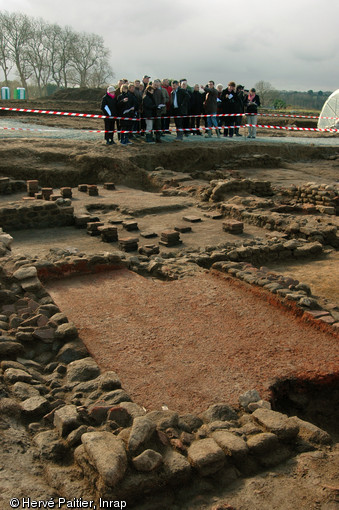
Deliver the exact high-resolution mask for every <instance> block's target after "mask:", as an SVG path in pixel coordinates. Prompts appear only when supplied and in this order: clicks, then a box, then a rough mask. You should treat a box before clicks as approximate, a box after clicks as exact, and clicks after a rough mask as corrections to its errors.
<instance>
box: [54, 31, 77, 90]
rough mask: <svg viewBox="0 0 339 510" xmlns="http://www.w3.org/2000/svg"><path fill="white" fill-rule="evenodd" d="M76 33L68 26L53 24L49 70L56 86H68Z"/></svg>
mask: <svg viewBox="0 0 339 510" xmlns="http://www.w3.org/2000/svg"><path fill="white" fill-rule="evenodd" d="M75 39H76V33H75V32H74V31H73V30H72V28H70V27H65V28H61V27H59V26H58V25H53V26H52V30H51V37H50V51H51V71H52V77H53V80H54V81H55V83H56V84H57V86H58V87H59V88H60V87H62V86H63V87H66V88H67V87H68V84H69V79H70V71H71V63H72V55H73V47H74V44H75Z"/></svg>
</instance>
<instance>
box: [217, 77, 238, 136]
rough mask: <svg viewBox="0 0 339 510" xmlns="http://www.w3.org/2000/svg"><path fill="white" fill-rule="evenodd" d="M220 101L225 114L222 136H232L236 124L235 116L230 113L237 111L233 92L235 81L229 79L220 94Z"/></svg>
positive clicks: (236, 99) (235, 97)
mask: <svg viewBox="0 0 339 510" xmlns="http://www.w3.org/2000/svg"><path fill="white" fill-rule="evenodd" d="M221 101H222V105H223V108H222V109H223V113H225V114H227V116H226V117H225V128H224V136H225V137H227V136H230V137H232V136H233V134H234V126H235V125H236V119H237V117H233V116H232V115H231V114H232V113H237V102H238V98H237V96H236V93H235V83H234V81H230V82H229V84H228V86H227V89H224V90H223V91H222V94H221Z"/></svg>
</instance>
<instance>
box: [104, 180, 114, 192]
mask: <svg viewBox="0 0 339 510" xmlns="http://www.w3.org/2000/svg"><path fill="white" fill-rule="evenodd" d="M104 189H107V190H110V191H113V190H115V184H114V182H105V183H104Z"/></svg>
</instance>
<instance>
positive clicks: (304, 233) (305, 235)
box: [220, 203, 339, 248]
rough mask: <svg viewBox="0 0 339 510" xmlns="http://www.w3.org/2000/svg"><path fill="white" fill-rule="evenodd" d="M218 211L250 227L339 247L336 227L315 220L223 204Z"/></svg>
mask: <svg viewBox="0 0 339 510" xmlns="http://www.w3.org/2000/svg"><path fill="white" fill-rule="evenodd" d="M220 210H221V211H222V212H223V214H225V216H230V217H231V218H236V219H238V220H241V221H244V222H245V223H249V224H251V225H256V226H258V227H261V228H266V229H267V230H275V231H277V232H284V233H286V234H287V235H288V236H289V237H293V238H298V239H300V238H301V239H306V240H308V241H310V242H320V243H321V244H325V245H330V246H333V247H334V248H338V247H339V238H338V235H337V227H336V226H335V225H328V224H324V223H321V222H317V221H316V220H314V219H312V220H307V219H306V218H300V217H297V216H295V215H291V214H281V213H277V212H270V211H258V210H256V211H250V210H248V209H247V208H246V207H245V206H242V205H238V204H233V203H223V204H221V205H220Z"/></svg>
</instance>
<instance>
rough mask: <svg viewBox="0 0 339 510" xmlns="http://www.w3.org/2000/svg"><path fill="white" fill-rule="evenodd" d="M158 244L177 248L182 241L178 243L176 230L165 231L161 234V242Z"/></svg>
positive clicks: (178, 235) (178, 238) (178, 237)
mask: <svg viewBox="0 0 339 510" xmlns="http://www.w3.org/2000/svg"><path fill="white" fill-rule="evenodd" d="M159 243H160V244H162V245H164V246H177V245H178V244H181V243H182V241H180V234H179V232H177V231H176V230H165V231H164V232H161V240H160V241H159Z"/></svg>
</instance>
